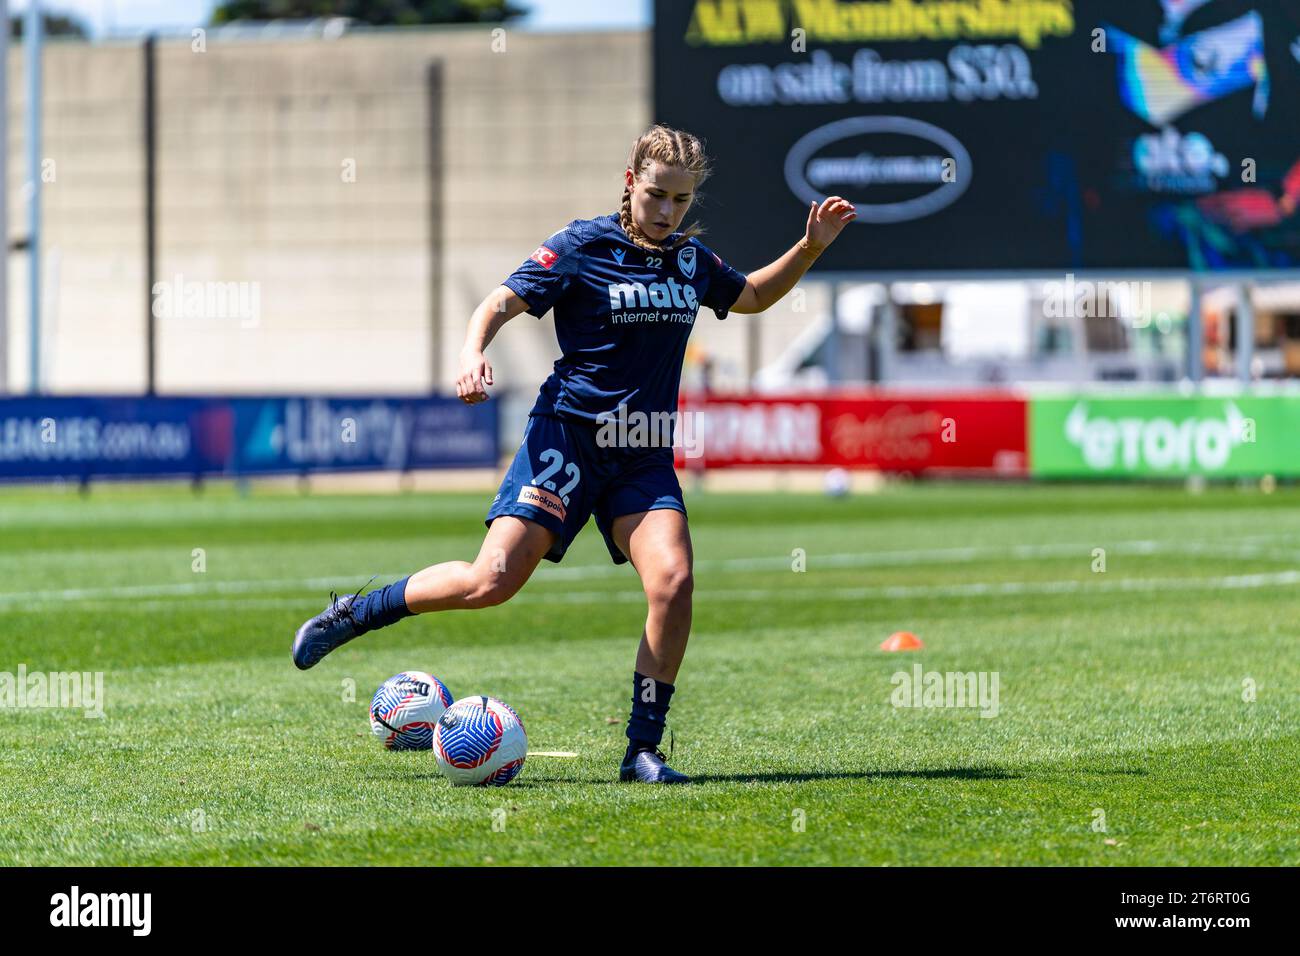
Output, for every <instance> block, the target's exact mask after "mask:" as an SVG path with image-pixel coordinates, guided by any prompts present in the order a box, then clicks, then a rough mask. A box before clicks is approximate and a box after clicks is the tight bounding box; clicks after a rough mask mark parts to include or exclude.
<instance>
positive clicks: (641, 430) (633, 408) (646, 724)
mask: <svg viewBox="0 0 1300 956" xmlns="http://www.w3.org/2000/svg"><path fill="white" fill-rule="evenodd" d="M707 174H708V164H707V160H706V158H705V155H704V149H703V145H702V144H701V143H700V141H699V140H698V139H696V138H695V137H694V136H692V135H690V134H689V133H684V132H680V131H677V130H673V129H669V128H667V127H664V126H653V127H651V128H650V129H649V130H648V131H647V132H646V133H645V134H644V135H642V136H641V137H639V138H638V139H637V141H636V142H635V143H634V144H633V146H632V153H631V156H630V158H629V160H628V164H627V170H626V172H625V173H624V177H625V183H626V186H625V188H624V190H623V205H622V208H621V209H620V210H619V211H618V212H617V213H613V214H611V215H607V216H601V217H599V218H597V219H577V220H574V221H573V222H571V223H569V224H568V225H567V226H565V227H564V228H563V229H561V230H560V231H559V232H557V233H555V234H554V235H553V236H551V237H550V238H549V239H547V240H546V241H545V242H544V243H543V244H542V245H540V246H538V247H537V250H536V251H535V252H534V253H533V254H532V255H531V256H530V257H529V258H528V259H527V261H525V262H524V264H523V265H521V266H520V267H519V268H518V269H516V270H515V272H514V274H513V275H511V276H510V277H509V278H508V279H506V280H505V283H504V284H503V285H501V286H499V287H498V288H497V289H496V290H494V291H493V292H492V293H491V294H490V295H488V297H487V298H486V299H484V300H483V302H482V303H481V304H480V305H479V307H478V308H477V309H475V310H474V314H473V315H472V316H471V317H470V321H469V329H468V331H467V333H466V336H465V347H464V349H463V350H462V351H461V354H460V377H459V378H458V379H457V381H456V394H457V395H458V396H459V397H460V398H461V399H462V400H463V401H465V402H467V403H469V404H474V403H476V402H482V401H486V400H487V398H488V394H487V387H488V386H491V385H493V384H495V383H494V381H493V376H492V366H491V365H490V364H489V363H488V361H487V359H486V358H485V357H484V355H483V352H484V350H485V349H486V348H487V347H488V345H489V344H490V343H491V342H492V340H493V338H494V337H495V336H496V334H497V332H499V331H500V330H501V327H502V326H503V325H505V324H506V323H507V322H509V321H510V320H511V319H512V318H514V317H515V316H517V315H519V314H520V313H521V312H528V313H529V314H531V315H535V316H537V317H538V318H539V319H540V318H541V317H542V316H544V315H545V314H546V313H547V312H548V311H549V310H551V309H554V310H555V331H556V336H557V337H558V339H559V344H560V348H561V350H562V351H563V353H564V354H563V355H562V356H561V358H560V359H559V360H558V361H556V363H555V370H554V372H553V373H552V374H551V376H550V378H548V379H547V380H546V382H545V383H544V384H543V385H542V389H541V394H540V395H539V396H538V398H537V402H536V404H535V405H534V406H533V410H532V412H531V413H530V414H529V418H528V425H527V427H526V428H525V429H524V436H523V444H522V445H521V446H520V448H519V451H518V453H517V454H516V455H515V458H514V462H513V463H512V464H511V466H510V469H509V471H508V472H507V473H506V476H505V480H504V481H502V483H501V490H500V491H499V492H498V493H497V496H496V498H494V499H493V501H492V507H491V509H490V510H489V511H488V513H487V519H486V524H487V528H488V531H487V535H486V537H485V538H484V539H483V546H482V548H481V549H480V550H479V554H478V557H477V558H475V559H474V561H472V562H465V561H448V562H445V563H443V564H435V565H433V566H432V567H428V568H425V569H424V570H423V571H417V572H416V573H415V574H412V575H409V576H408V577H405V578H402V579H401V580H400V581H397V582H395V583H393V584H390V585H388V586H387V587H384V588H380V589H379V590H376V591H371V592H370V593H369V594H366V595H365V596H364V597H362V596H360V595H351V594H349V595H345V596H343V597H342V598H340V597H337V596H336V595H334V594H331V595H330V598H331V604H330V607H328V608H326V609H325V610H324V611H323V612H321V613H320V614H318V615H316V616H315V617H313V618H312V619H311V620H309V621H307V622H306V623H305V624H303V625H302V627H300V628H299V629H298V633H297V635H296V636H295V638H294V642H293V661H294V663H295V664H296V665H297V666H298V667H299V668H302V669H304V670H305V669H306V668H308V667H312V666H314V665H315V664H316V663H317V662H318V661H320V659H321V658H323V657H324V656H325V655H326V654H328V653H329V652H330V651H332V650H334V649H335V648H336V647H339V646H340V645H342V644H345V643H346V642H348V641H350V640H352V639H353V638H354V637H357V636H359V635H361V634H365V633H366V632H367V631H373V630H375V629H376V628H380V627H387V626H388V625H389V624H393V623H394V622H396V621H398V620H400V619H401V618H404V617H408V616H410V615H412V614H424V613H429V612H433V611H447V610H461V609H468V608H483V607H491V606H493V605H497V604H501V603H502V602H504V601H507V600H509V599H510V597H511V596H512V595H514V594H515V593H516V592H517V591H518V590H519V589H520V588H521V587H522V586H523V584H524V582H525V581H527V580H528V578H529V576H530V575H532V573H533V571H534V570H535V569H536V567H537V565H538V563H539V562H540V561H541V560H542V558H546V559H548V560H550V561H559V560H560V559H561V558H562V557H563V556H564V552H565V550H566V549H567V548H568V546H569V544H570V543H571V542H572V541H573V539H574V538H575V537H576V536H577V534H578V532H579V531H580V530H582V527H583V526H584V525H585V524H586V523H587V519H588V518H589V517H590V516H591V515H593V514H594V515H595V517H596V526H597V527H598V528H599V529H600V533H601V534H602V535H604V538H605V544H606V546H607V547H608V549H609V554H610V557H611V558H612V559H613V560H614V563H615V564H624V563H626V562H627V561H628V560H631V562H632V566H633V567H634V568H635V569H636V572H637V574H638V575H640V578H641V584H642V587H643V588H644V590H645V595H646V600H647V602H648V605H649V609H648V613H647V615H646V622H645V630H644V631H643V632H642V634H641V644H640V647H638V649H637V655H636V670H635V672H634V674H633V695H632V713H631V716H630V718H629V719H628V724H627V737H628V746H627V752H626V754H625V755H624V758H623V763H622V766H621V767H620V771H619V778H620V779H621V780H624V781H631V780H635V781H640V782H643V783H683V782H686V780H687V779H688V778H687V777H686V776H684V775H683V774H680V773H678V772H677V771H675V770H673V769H672V768H670V767H668V766H667V765H666V764H665V757H664V755H663V754H662V753H661V752H660V751H659V743H660V741H661V740H662V739H663V728H664V719H665V716H666V715H667V713H668V704H669V701H670V700H671V699H672V695H673V689H674V682H675V681H676V679H677V669H678V667H680V666H681V662H682V656H683V655H684V654H685V652H686V639H687V636H688V634H689V633H690V629H691V591H692V576H691V568H692V552H691V537H690V533H689V531H688V530H687V526H686V505H685V504H684V503H683V501H682V489H681V485H680V484H678V481H677V475H676V473H675V472H674V470H673V451H672V447H671V434H668V435H667V437H666V438H665V436H664V434H663V431H664V430H660V429H656V428H654V427H637V425H638V422H640V423H641V424H643V425H644V424H645V423H651V424H653V423H656V422H663V421H664V420H665V416H666V415H668V414H671V415H672V416H673V420H675V418H676V410H677V390H678V384H679V381H680V379H681V372H682V360H683V357H684V355H685V352H686V340H687V338H689V336H690V334H691V328H692V326H693V324H694V322H695V315H696V312H697V311H698V310H699V307H700V306H701V305H705V306H708V307H709V308H710V309H712V310H713V312H714V313H715V314H716V315H717V316H718V318H720V319H722V318H726V316H727V312H728V311H731V312H741V313H754V312H762V311H764V310H765V309H768V308H770V307H771V306H772V305H773V304H775V303H776V302H777V301H778V300H779V299H780V298H781V297H782V296H784V295H785V294H786V293H787V292H789V291H790V290H791V289H792V288H794V285H795V283H796V282H798V281H799V279H800V278H801V277H802V276H803V274H804V273H805V272H806V271H807V270H808V267H809V266H810V265H812V263H813V261H814V260H815V259H816V258H817V256H818V255H819V254H820V253H821V252H822V250H823V249H825V248H826V247H827V245H829V244H830V243H831V242H832V241H833V240H834V239H835V237H836V236H838V235H839V234H840V230H842V229H843V228H844V226H845V225H846V224H847V223H849V222H851V221H852V220H853V219H854V218H855V216H856V213H855V211H854V207H853V205H852V204H851V203H849V202H847V201H846V200H844V199H841V198H840V197H839V196H831V197H830V198H829V199H826V200H825V201H823V202H822V203H821V204H820V205H818V204H817V203H811V204H810V208H809V210H808V222H807V224H806V226H805V229H804V236H803V238H802V239H800V240H799V241H798V242H797V243H796V244H795V245H794V246H792V247H791V248H790V250H789V251H787V252H786V253H785V255H783V256H781V258H779V259H777V260H776V261H775V262H773V263H771V264H770V265H767V266H764V267H763V268H761V269H758V270H757V271H755V272H752V273H750V274H749V275H748V276H745V275H741V274H740V273H739V272H737V271H736V270H734V269H732V268H731V267H730V266H727V265H726V264H725V263H723V261H722V260H721V259H720V258H718V256H716V255H714V253H713V252H711V251H710V250H709V249H708V248H707V247H705V246H704V245H703V244H702V243H701V242H700V241H699V240H698V239H697V238H696V236H697V235H698V233H699V231H700V230H699V227H698V226H696V225H691V226H690V227H688V228H687V229H685V230H683V231H681V232H678V231H676V230H677V228H678V226H679V225H681V222H682V219H683V218H684V217H685V216H686V212H687V210H688V209H690V207H691V202H692V200H693V199H694V198H695V192H696V189H697V188H698V187H699V185H700V183H702V182H703V181H704V179H705V177H706V176H707ZM638 416H643V417H638ZM620 420H623V421H624V422H625V423H626V424H624V425H623V426H622V427H614V423H617V422H618V421H620ZM629 426H630V427H629Z"/></svg>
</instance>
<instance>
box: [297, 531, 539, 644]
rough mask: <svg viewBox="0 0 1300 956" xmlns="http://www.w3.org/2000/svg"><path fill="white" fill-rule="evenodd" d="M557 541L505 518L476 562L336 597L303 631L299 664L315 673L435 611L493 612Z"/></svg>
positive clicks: (444, 565)
mask: <svg viewBox="0 0 1300 956" xmlns="http://www.w3.org/2000/svg"><path fill="white" fill-rule="evenodd" d="M555 538H556V535H555V533H554V532H553V531H549V530H547V529H546V528H544V527H542V526H541V525H540V524H537V523H536V522H533V521H527V520H525V519H523V518H515V517H512V516H510V515H503V516H501V517H499V518H497V519H495V520H494V521H493V522H492V525H491V527H490V528H488V533H487V535H486V536H485V537H484V539H483V546H482V547H481V548H480V549H479V554H478V557H477V558H475V559H474V561H472V562H469V561H444V562H443V563H441V564H435V565H432V566H430V567H427V568H425V569H424V570H422V571H417V572H416V573H415V574H412V575H410V576H409V577H406V578H403V579H402V580H400V581H396V582H394V583H393V584H390V585H388V586H386V587H384V588H381V589H379V590H378V591H374V592H372V593H370V594H367V595H366V596H365V597H364V598H361V597H359V596H358V595H355V594H347V595H344V596H343V597H341V598H340V597H338V596H337V595H336V594H331V595H330V606H329V607H327V608H326V609H325V610H324V611H322V612H321V613H320V614H317V615H316V616H315V617H313V618H311V619H310V620H308V621H306V622H305V623H304V624H303V625H302V626H301V627H299V628H298V632H297V634H295V635H294V640H293V647H292V650H293V662H294V664H295V665H296V666H297V667H298V668H299V669H300V670H306V669H307V668H309V667H314V666H315V665H316V664H317V663H318V662H319V661H320V660H321V658H323V657H324V656H325V655H326V654H328V653H330V651H333V650H334V649H335V648H338V647H342V646H343V645H344V644H346V643H347V642H348V641H350V640H352V639H353V638H355V637H359V636H361V635H362V634H364V633H366V632H367V631H372V630H374V629H376V628H379V627H386V626H387V625H389V624H393V623H395V622H396V621H398V620H401V619H402V618H403V617H409V616H410V615H412V614H421V613H426V612H430V611H450V610H469V609H474V608H483V607H492V606H494V605H497V604H501V603H502V602H504V601H506V600H509V599H510V598H511V597H513V596H514V595H515V593H516V592H518V590H519V589H520V588H521V587H523V586H524V583H525V582H526V581H527V580H528V579H529V577H531V576H532V573H533V571H535V570H536V569H537V565H538V563H539V562H540V561H541V560H542V557H543V556H544V555H545V554H546V552H547V551H549V550H550V548H551V545H552V544H554V542H555Z"/></svg>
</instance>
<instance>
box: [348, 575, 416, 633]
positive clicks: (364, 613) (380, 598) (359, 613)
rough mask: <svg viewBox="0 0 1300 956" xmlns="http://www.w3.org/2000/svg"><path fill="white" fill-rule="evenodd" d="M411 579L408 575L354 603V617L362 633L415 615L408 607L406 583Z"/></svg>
mask: <svg viewBox="0 0 1300 956" xmlns="http://www.w3.org/2000/svg"><path fill="white" fill-rule="evenodd" d="M410 579H411V576H410V575H409V574H408V575H407V576H406V577H404V578H402V580H400V581H394V582H393V583H392V584H390V585H388V586H387V587H382V588H380V589H379V590H378V591H371V592H370V593H369V594H366V595H363V596H362V597H359V598H357V599H356V600H355V601H353V602H352V616H353V618H355V619H356V622H357V625H358V629H359V630H360V631H361V632H362V633H364V632H366V631H373V630H375V629H376V628H380V627H387V626H388V625H389V624H396V623H397V622H398V621H400V620H401V619H402V618H404V617H410V616H411V615H412V614H414V613H415V612H414V611H412V610H411V609H410V608H408V607H407V606H406V582H407V581H409V580H410Z"/></svg>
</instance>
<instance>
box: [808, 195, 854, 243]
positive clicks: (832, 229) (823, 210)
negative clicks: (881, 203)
mask: <svg viewBox="0 0 1300 956" xmlns="http://www.w3.org/2000/svg"><path fill="white" fill-rule="evenodd" d="M808 206H809V208H808V227H807V229H806V230H805V232H804V242H805V244H806V245H807V246H808V248H809V249H810V250H812V251H813V252H821V251H822V250H823V249H825V248H826V247H827V246H829V245H830V244H831V243H832V242H834V241H835V237H836V236H838V235H839V234H840V230H841V229H843V228H844V227H845V226H847V225H848V224H849V223H851V222H852V221H853V220H854V219H857V218H858V212H857V208H856V207H855V206H854V205H853V203H851V202H849V201H848V200H847V199H845V198H844V197H842V196H828V197H827V198H826V199H823V200H822V204H821V205H820V206H819V205H817V203H815V202H810V203H809V204H808Z"/></svg>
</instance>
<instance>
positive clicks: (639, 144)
mask: <svg viewBox="0 0 1300 956" xmlns="http://www.w3.org/2000/svg"><path fill="white" fill-rule="evenodd" d="M651 163H662V164H663V165H665V166H675V167H677V168H679V169H684V170H685V171H686V172H688V173H690V174H691V175H692V176H694V177H695V185H696V187H698V186H699V185H700V183H702V182H704V180H705V179H707V178H708V176H709V172H710V170H709V160H708V157H706V156H705V155H704V144H703V143H702V142H701V141H700V140H699V139H698V138H697V137H695V136H692V135H691V134H690V133H686V132H683V131H682V130H677V129H671V128H670V127H667V126H662V125H659V124H656V125H654V126H651V127H650V128H649V129H648V130H646V131H645V132H644V133H642V134H641V135H640V136H639V137H637V140H636V142H635V143H633V144H632V152H631V154H630V155H629V156H628V159H627V165H628V168H629V169H631V170H632V175H633V177H634V180H635V179H640V178H641V174H642V173H643V172H644V171H645V168H646V167H647V166H649V165H650V164H651ZM618 221H619V225H621V226H622V227H623V231H624V232H626V233H627V237H628V238H629V239H631V240H632V241H633V242H634V243H636V244H637V245H638V246H640V247H641V248H642V249H648V250H650V251H651V252H664V251H667V250H670V249H676V248H677V247H678V246H680V245H681V244H682V243H683V242H685V241H686V240H688V239H690V238H691V237H692V236H698V235H699V234H700V233H702V232H703V231H704V229H703V227H702V226H700V225H699V224H698V223H691V224H690V225H689V226H687V227H686V228H685V229H683V230H682V232H681V235H680V237H679V238H678V239H677V241H676V242H674V243H672V244H671V245H668V244H665V243H660V242H655V241H654V240H653V239H651V238H650V237H649V236H647V235H646V234H645V233H643V232H642V231H641V230H640V228H639V227H638V226H637V224H636V222H635V221H634V220H633V219H632V187H631V186H626V185H625V186H624V187H623V205H622V207H621V208H620V209H619V214H618Z"/></svg>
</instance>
